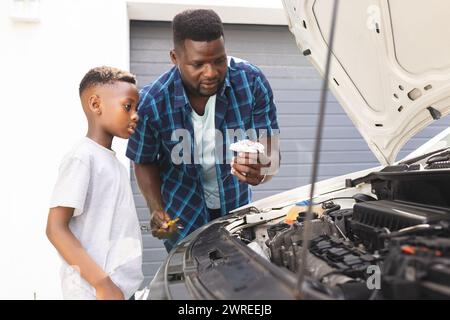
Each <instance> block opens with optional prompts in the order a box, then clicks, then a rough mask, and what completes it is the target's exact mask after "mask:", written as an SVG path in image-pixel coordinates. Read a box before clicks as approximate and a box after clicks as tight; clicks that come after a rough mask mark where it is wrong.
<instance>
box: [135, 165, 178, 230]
mask: <svg viewBox="0 0 450 320" xmlns="http://www.w3.org/2000/svg"><path fill="white" fill-rule="evenodd" d="M134 172H135V174H136V180H137V183H138V186H139V189H140V190H141V193H142V195H143V196H144V198H145V201H146V202H147V206H148V209H149V210H150V227H151V230H152V234H153V236H155V237H157V238H159V239H162V238H168V237H170V236H172V235H173V233H175V231H176V230H177V226H176V224H172V225H170V226H168V225H167V222H169V221H170V216H169V215H168V214H167V212H165V210H164V205H163V201H162V197H161V178H160V177H159V166H158V165H157V164H156V163H146V164H139V163H135V164H134Z"/></svg>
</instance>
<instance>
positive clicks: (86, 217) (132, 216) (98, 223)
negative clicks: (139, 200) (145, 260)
mask: <svg viewBox="0 0 450 320" xmlns="http://www.w3.org/2000/svg"><path fill="white" fill-rule="evenodd" d="M58 206H61V207H70V208H75V210H74V214H73V217H72V218H71V220H70V222H69V228H70V230H71V231H72V232H73V234H74V235H75V237H77V239H78V240H79V241H80V242H81V245H82V246H83V248H84V249H85V250H86V251H87V252H88V254H89V255H90V256H91V257H92V259H93V260H94V261H95V262H96V263H97V264H98V265H99V266H100V268H102V269H103V270H104V271H105V272H106V273H107V274H108V275H109V276H110V278H111V279H112V281H113V282H114V283H115V284H116V285H117V286H118V287H119V288H120V289H121V290H122V293H123V294H124V297H125V299H128V298H130V297H131V295H132V294H134V292H135V291H136V290H137V289H138V288H139V286H140V285H141V282H142V280H143V279H144V277H143V274H142V236H141V232H140V228H139V220H138V217H137V213H136V207H135V205H134V200H133V193H132V191H131V186H130V182H129V179H128V175H127V172H126V169H125V167H124V166H123V165H122V164H121V163H120V162H119V160H118V159H117V158H116V154H115V152H114V151H112V150H109V149H107V148H105V147H103V146H101V145H99V144H98V143H96V142H95V141H93V140H91V139H89V138H87V137H84V138H83V139H82V140H81V141H80V142H79V143H78V144H77V145H76V146H75V147H74V148H73V149H72V150H71V151H70V152H69V153H68V154H67V155H66V156H65V157H64V159H63V161H62V163H61V166H60V169H59V175H58V179H57V182H56V185H55V189H54V191H53V195H52V199H51V203H50V207H51V208H54V207H58ZM61 280H62V291H63V298H64V299H83V300H84V299H95V289H94V288H93V287H92V286H91V285H90V284H89V283H88V282H87V281H86V280H84V279H83V278H82V277H81V276H80V273H79V271H78V270H77V267H76V266H68V264H67V263H66V262H65V261H64V260H63V266H62V268H61Z"/></svg>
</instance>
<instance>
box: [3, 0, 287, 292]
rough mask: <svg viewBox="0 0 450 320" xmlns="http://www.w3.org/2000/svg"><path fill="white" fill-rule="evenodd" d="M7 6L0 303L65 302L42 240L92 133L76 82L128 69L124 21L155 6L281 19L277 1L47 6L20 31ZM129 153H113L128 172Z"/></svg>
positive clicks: (52, 1) (106, 1) (109, 0)
mask: <svg viewBox="0 0 450 320" xmlns="http://www.w3.org/2000/svg"><path fill="white" fill-rule="evenodd" d="M10 2H11V1H6V0H4V1H0V39H1V40H0V48H1V49H0V70H1V72H2V74H1V76H0V90H1V96H0V97H1V100H0V102H1V110H2V115H1V119H2V120H1V124H2V125H1V126H0V139H1V153H0V179H1V180H0V186H1V187H0V188H1V189H0V218H1V219H0V261H1V262H0V299H34V298H36V299H59V298H60V288H59V276H58V269H59V258H58V257H57V254H56V251H55V250H54V249H53V247H52V246H51V245H50V243H49V242H48V240H47V238H46V236H45V225H46V218H47V213H48V202H49V197H50V194H51V191H52V188H53V184H54V182H55V178H56V174H57V169H58V164H59V161H60V159H61V157H62V156H63V155H64V153H65V152H66V151H67V150H68V149H69V148H70V147H71V146H72V145H73V143H74V142H75V141H77V140H78V139H80V137H82V136H83V135H84V134H85V132H86V128H87V126H86V123H85V119H84V115H83V112H82V110H81V107H80V104H79V100H78V92H77V90H78V84H79V81H80V80H81V78H82V77H83V75H84V74H85V72H86V71H87V70H88V69H90V68H92V67H94V66H98V65H111V66H116V67H119V68H124V69H128V68H129V30H128V28H129V21H128V18H129V17H130V18H133V19H136V18H139V17H140V18H142V19H149V18H151V17H150V16H151V14H152V13H151V12H149V11H147V10H144V11H142V10H137V11H136V9H139V8H141V9H142V8H144V9H148V8H152V7H153V8H156V7H158V10H162V11H160V13H164V12H165V13H166V15H167V17H168V18H169V19H170V16H171V15H172V11H164V8H161V7H160V5H161V4H166V5H168V7H167V8H169V7H170V8H171V10H173V9H174V8H175V9H177V10H180V9H183V8H187V7H193V6H197V7H198V6H199V5H200V6H209V5H211V6H212V7H213V8H218V9H220V10H225V9H226V8H225V9H221V8H223V7H230V6H238V7H240V9H242V7H243V6H244V7H245V6H247V7H248V8H249V9H250V11H247V16H248V17H250V16H253V18H252V19H253V20H252V21H254V22H255V21H256V22H258V21H259V23H264V21H267V19H266V17H265V16H264V15H262V12H261V11H258V10H259V9H258V8H268V9H269V10H271V9H274V10H275V11H270V12H272V15H271V16H272V17H275V16H277V17H278V18H277V19H281V20H283V19H284V18H283V16H282V15H280V12H281V11H280V10H281V3H280V2H279V1H277V0H265V1H261V0H248V1H241V0H240V1H237V0H231V1H228V0H227V1H224V0H222V1H189V0H184V1H183V0H178V1H161V0H160V1H129V2H130V3H128V4H127V1H125V0H41V1H40V11H41V14H40V21H39V22H20V21H14V20H12V19H11V17H10ZM136 5H138V7H136ZM139 5H140V6H142V5H145V7H139ZM127 6H128V8H129V10H130V15H129V16H128V12H127ZM220 10H218V11H219V14H221V12H220ZM227 10H228V11H226V10H225V11H223V13H224V14H227V13H226V12H229V8H228V9H227ZM132 11H133V12H132ZM249 12H253V15H251V14H248V13H249ZM273 12H275V13H276V14H275V15H273ZM137 15H139V17H138V16H137ZM280 17H281V18H280ZM223 20H224V22H233V21H231V20H232V17H231V16H227V17H226V18H225V19H223ZM248 21H250V20H248ZM273 21H275V22H276V21H278V20H272V22H273ZM250 22H251V21H250ZM125 147H126V141H124V140H117V141H116V142H115V144H114V145H113V148H114V149H115V150H116V151H117V153H118V154H119V155H121V156H120V157H121V160H122V161H123V163H124V164H125V165H128V164H129V163H128V161H127V160H126V159H125V157H124V156H123V155H124V153H125Z"/></svg>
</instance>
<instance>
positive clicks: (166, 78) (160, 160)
mask: <svg viewBox="0 0 450 320" xmlns="http://www.w3.org/2000/svg"><path fill="white" fill-rule="evenodd" d="M191 112H192V108H191V106H190V103H189V99H188V97H187V95H186V92H185V90H184V87H183V84H182V81H181V77H180V73H179V71H178V68H177V67H173V68H172V69H170V70H169V71H167V72H166V73H164V74H163V75H161V76H160V77H159V78H158V79H157V80H156V81H155V82H153V83H152V84H150V85H147V86H145V87H144V88H143V89H142V90H141V91H140V102H139V106H138V114H139V117H140V121H139V123H138V125H137V128H136V131H135V133H134V134H133V135H132V136H131V137H130V139H129V142H128V149H127V153H126V155H127V157H128V158H130V159H131V160H133V161H134V162H136V163H141V164H145V163H157V164H158V165H159V168H160V177H161V195H162V199H163V202H164V205H165V210H166V211H167V213H168V214H169V215H170V216H171V217H172V219H174V218H177V217H179V218H180V220H179V222H178V223H179V224H181V225H182V226H183V227H184V228H183V229H179V230H178V231H177V234H175V235H174V236H173V237H172V238H170V239H167V240H165V241H164V244H165V246H166V248H167V249H168V250H170V249H171V248H172V247H173V246H174V245H175V244H177V243H178V242H179V241H180V240H181V239H183V238H184V237H185V236H186V235H188V234H189V233H191V232H192V231H194V230H195V229H197V228H199V227H201V226H202V225H204V224H205V223H207V222H208V220H209V215H208V212H207V208H206V203H205V199H204V194H203V188H202V166H201V164H198V163H195V161H194V160H193V159H194V153H195V151H194V149H193V148H194V145H195V143H190V145H191V146H192V147H191V150H190V151H191V152H192V154H191V160H192V161H183V162H181V163H178V164H176V163H174V162H173V161H172V158H171V153H172V149H173V148H174V147H175V146H176V145H178V143H179V140H178V139H176V140H175V141H174V140H172V135H173V132H174V131H175V130H177V129H186V130H187V132H189V133H190V137H192V138H191V141H192V142H193V141H194V131H193V125H192V122H191ZM215 126H216V130H220V131H221V132H222V134H223V140H224V141H223V142H222V143H221V145H218V141H217V140H216V154H217V151H218V150H219V151H223V152H224V153H223V156H222V157H223V158H224V159H225V161H220V162H222V163H216V172H217V182H218V185H219V192H220V203H221V214H222V215H225V214H227V213H228V212H230V211H231V210H233V209H235V208H238V207H240V206H243V205H245V204H247V203H249V202H250V201H251V190H250V188H249V185H248V184H246V183H241V182H240V181H239V180H238V179H237V178H236V177H235V176H233V175H231V173H230V169H231V168H230V159H231V157H232V156H233V154H232V153H231V152H230V151H229V150H228V148H227V147H228V146H229V143H230V139H232V140H234V138H233V137H231V138H230V135H229V134H228V133H229V131H228V130H230V129H233V130H234V129H242V130H244V131H246V130H248V129H256V130H257V131H258V130H260V129H265V130H267V135H268V136H271V135H272V134H274V133H275V132H274V130H275V129H276V130H278V123H277V116H276V107H275V104H274V102H273V94H272V89H271V88H270V85H269V83H268V81H267V80H266V77H265V76H264V75H263V73H262V72H261V71H260V70H259V69H258V68H257V67H255V66H253V65H251V64H250V63H248V62H246V61H242V60H239V59H235V58H230V59H229V65H228V70H227V74H226V77H225V81H224V85H223V87H222V88H221V89H219V91H218V92H217V98H216V108H215ZM231 142H234V141H231ZM178 147H179V146H178ZM177 150H178V149H177ZM181 154H183V151H181ZM216 161H217V159H216ZM175 162H177V161H175ZM197 162H198V161H197ZM217 162H219V161H217Z"/></svg>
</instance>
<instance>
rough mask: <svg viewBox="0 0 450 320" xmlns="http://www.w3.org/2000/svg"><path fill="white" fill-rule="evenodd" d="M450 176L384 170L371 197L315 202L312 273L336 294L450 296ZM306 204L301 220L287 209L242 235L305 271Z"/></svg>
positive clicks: (287, 267)
mask: <svg viewBox="0 0 450 320" xmlns="http://www.w3.org/2000/svg"><path fill="white" fill-rule="evenodd" d="M448 180H449V178H448V173H445V174H444V173H443V172H439V174H437V175H429V172H428V174H427V175H425V174H420V173H417V172H416V173H415V174H414V175H405V173H404V172H397V171H393V170H390V171H389V174H386V172H385V171H384V172H383V171H381V172H379V174H378V175H375V176H374V175H372V176H371V177H370V190H371V191H372V192H371V193H370V192H369V193H370V194H368V193H365V194H361V193H359V194H358V193H357V194H354V195H352V196H344V197H339V196H338V197H337V196H335V195H333V197H330V198H328V199H326V200H322V201H320V202H314V203H313V205H312V206H311V208H312V216H313V218H312V219H311V220H309V223H310V230H311V232H310V233H309V235H310V237H309V241H308V242H309V243H308V248H307V250H308V251H307V253H306V256H307V259H306V260H307V261H306V264H305V266H304V269H303V270H304V271H303V272H304V273H305V276H307V277H309V279H312V280H313V281H314V282H315V283H316V285H317V288H319V289H317V290H322V291H323V292H322V293H323V294H325V295H326V296H328V297H329V298H333V299H449V298H450V205H449V201H450V196H449V194H448V193H449V189H450V188H443V187H444V186H448V185H449V181H448ZM364 183H367V182H364ZM305 203H306V202H305V201H304V202H302V203H297V204H296V205H294V206H292V207H291V208H290V213H292V212H293V211H295V212H296V214H295V215H294V218H292V215H291V216H290V217H289V212H288V214H287V215H286V216H284V217H282V218H280V219H277V220H276V219H274V221H272V222H271V223H267V224H262V225H255V226H253V227H250V228H243V229H241V230H240V231H239V232H237V233H236V236H237V238H238V239H240V240H241V241H243V242H244V243H245V244H247V245H249V246H251V247H252V249H253V250H255V251H257V252H259V253H260V254H261V255H263V256H264V257H265V258H267V259H269V260H270V261H271V262H272V263H273V264H275V265H276V266H278V267H280V268H281V269H282V270H284V271H285V272H290V273H292V274H294V275H296V276H298V275H299V272H301V270H302V263H303V261H302V250H304V246H303V238H304V232H305V216H306V214H307V210H308V205H305ZM294 209H295V210H294ZM255 247H256V248H257V249H255ZM320 288H322V289H320Z"/></svg>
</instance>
